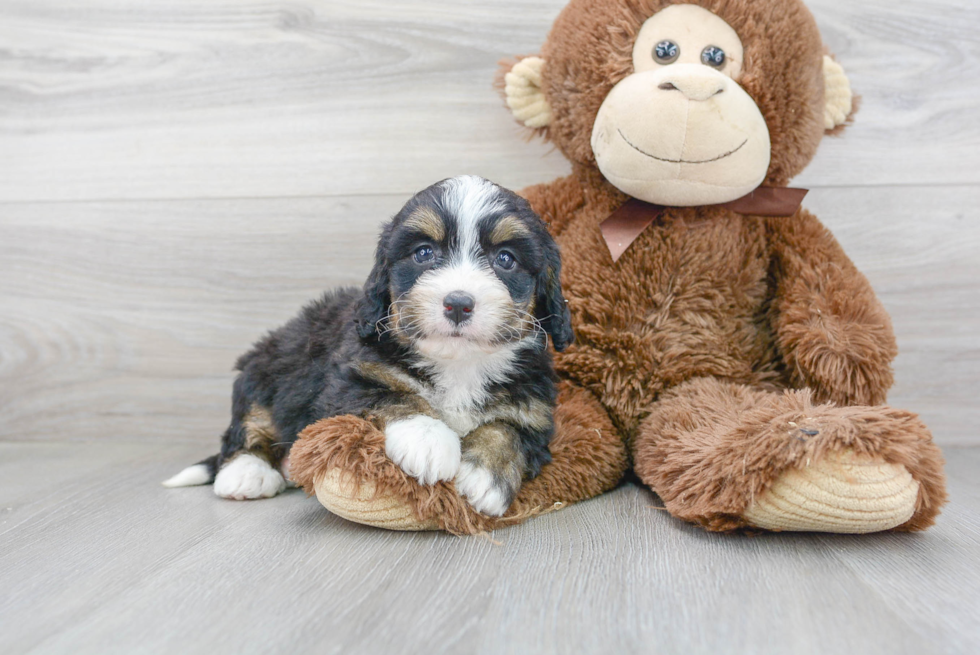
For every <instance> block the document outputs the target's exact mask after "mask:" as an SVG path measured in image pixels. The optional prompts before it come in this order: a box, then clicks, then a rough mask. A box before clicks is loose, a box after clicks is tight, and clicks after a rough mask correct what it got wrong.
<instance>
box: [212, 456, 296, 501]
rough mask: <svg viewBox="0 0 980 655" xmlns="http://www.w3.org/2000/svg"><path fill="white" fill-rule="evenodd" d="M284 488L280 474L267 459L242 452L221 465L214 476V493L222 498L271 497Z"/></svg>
mask: <svg viewBox="0 0 980 655" xmlns="http://www.w3.org/2000/svg"><path fill="white" fill-rule="evenodd" d="M285 488H286V481H285V479H283V477H282V474H281V473H279V471H277V470H276V469H274V468H272V466H270V465H269V463H268V462H267V461H265V460H264V459H262V458H261V457H256V456H255V455H249V454H248V453H243V454H241V455H238V456H237V457H235V458H234V459H233V460H231V461H230V462H228V463H227V464H226V465H225V466H223V467H221V470H220V471H218V475H217V476H215V478H214V493H215V494H216V495H218V496H221V497H222V498H229V499H233V500H251V499H254V498H272V497H273V496H275V495H276V494H278V493H279V492H281V491H282V490H284V489H285Z"/></svg>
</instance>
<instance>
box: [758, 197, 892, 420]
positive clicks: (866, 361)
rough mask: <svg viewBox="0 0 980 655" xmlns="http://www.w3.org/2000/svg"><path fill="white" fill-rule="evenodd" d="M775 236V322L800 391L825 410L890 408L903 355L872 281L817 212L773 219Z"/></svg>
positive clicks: (778, 338)
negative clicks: (834, 406)
mask: <svg viewBox="0 0 980 655" xmlns="http://www.w3.org/2000/svg"><path fill="white" fill-rule="evenodd" d="M769 229H770V234H771V242H770V243H771V246H772V248H773V252H772V256H773V258H772V264H771V266H772V271H773V273H772V276H773V279H774V281H775V285H776V286H775V297H774V299H773V303H772V306H771V308H770V312H771V313H770V320H771V324H772V327H773V329H774V332H775V337H776V342H777V345H778V347H779V349H780V351H781V352H782V355H783V358H784V361H785V363H786V366H787V373H788V374H789V376H790V380H791V382H792V384H793V385H794V386H800V387H804V386H805V387H810V388H811V389H813V390H814V392H815V394H816V399H817V400H818V401H821V402H824V401H833V402H835V403H838V404H840V405H855V404H880V403H882V402H884V400H885V396H886V394H887V391H888V388H889V387H890V386H891V385H892V381H893V375H892V368H891V361H892V359H894V357H895V355H896V354H897V352H898V349H897V346H896V343H895V336H894V334H893V332H892V326H891V319H890V318H889V317H888V314H887V312H886V311H885V308H884V307H883V306H882V304H881V302H880V301H879V300H878V298H877V297H876V296H875V293H874V291H873V290H872V288H871V285H870V284H869V283H868V280H867V278H865V277H864V275H862V274H861V273H860V272H859V271H858V270H857V268H856V267H855V266H854V264H853V263H852V262H851V261H850V260H849V259H848V257H847V255H846V254H844V251H843V249H842V248H841V247H840V245H839V244H838V243H837V241H836V240H835V239H834V237H833V236H832V235H831V233H830V232H829V231H828V230H827V229H826V228H825V227H824V226H823V225H822V224H821V223H820V222H819V221H818V220H817V219H816V217H815V216H813V215H812V214H810V213H809V212H807V211H805V210H800V211H799V212H797V214H796V215H795V216H793V217H792V218H773V219H769Z"/></svg>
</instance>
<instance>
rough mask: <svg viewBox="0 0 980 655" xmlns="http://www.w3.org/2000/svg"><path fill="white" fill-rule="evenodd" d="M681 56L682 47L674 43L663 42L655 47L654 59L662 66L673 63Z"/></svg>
mask: <svg viewBox="0 0 980 655" xmlns="http://www.w3.org/2000/svg"><path fill="white" fill-rule="evenodd" d="M680 54H681V49H680V47H679V46H678V45H677V44H676V43H674V42H673V41H661V42H660V43H658V44H657V45H655V46H654V47H653V58H654V59H656V60H657V63H660V64H669V63H672V62H673V61H674V60H675V59H677V57H679V56H680Z"/></svg>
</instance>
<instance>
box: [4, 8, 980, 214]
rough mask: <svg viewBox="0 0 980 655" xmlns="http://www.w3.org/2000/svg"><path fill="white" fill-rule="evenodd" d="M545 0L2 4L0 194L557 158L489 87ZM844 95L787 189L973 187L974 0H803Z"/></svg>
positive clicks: (195, 192) (399, 183)
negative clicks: (842, 107)
mask: <svg viewBox="0 0 980 655" xmlns="http://www.w3.org/2000/svg"><path fill="white" fill-rule="evenodd" d="M563 5H564V0H545V1H543V2H535V3H526V2H519V1H518V0H487V1H485V2H473V1H470V2H462V3H461V2H458V1H455V0H424V1H423V0H418V1H415V2H398V3H392V2H385V1H384V0H369V1H357V2H354V1H347V2H337V1H335V0H322V1H320V2H314V1H311V0H298V1H294V2H288V3H286V2H275V1H274V2H269V1H267V0H235V1H232V0H220V1H217V2H207V3H192V2H186V1H182V0H153V1H152V2H150V3H140V4H139V5H138V6H134V5H133V4H132V3H131V2H127V1H126V0H88V1H86V2H84V3H69V2H66V1H65V0H6V1H5V2H4V3H2V4H0V44H5V45H4V46H3V47H4V48H6V52H7V53H8V54H7V55H6V56H4V57H2V58H0V107H3V111H2V112H0V153H3V156H2V157H0V200H8V201H9V200H18V201H23V200H50V199H107V198H109V199H111V198H196V197H256V196H261V197H278V196H321V195H338V194H357V193H370V194H373V193H377V192H379V191H381V192H398V193H409V192H411V191H414V190H417V189H419V188H421V187H424V186H426V185H428V184H429V183H431V182H433V181H435V180H438V179H442V178H444V177H448V176H451V175H455V174H458V173H461V172H470V173H476V174H480V175H484V176H486V177H489V178H491V179H494V180H496V181H499V182H500V183H502V184H504V185H506V186H514V187H519V186H524V185H527V184H531V183H535V182H540V181H546V180H549V179H552V178H554V177H556V176H557V175H559V174H562V173H563V172H565V171H566V170H567V163H566V162H565V161H564V160H563V158H562V157H561V156H560V155H559V154H558V153H557V152H553V151H552V150H551V148H550V147H549V146H548V145H546V144H543V143H540V142H535V143H532V144H526V143H524V142H523V141H522V139H521V138H520V134H521V133H520V131H519V129H518V128H517V126H516V124H515V123H514V122H513V121H512V120H511V119H510V118H509V116H508V113H507V111H506V110H505V109H504V108H503V104H502V102H501V100H500V99H499V98H498V97H497V95H496V93H495V92H494V91H493V89H492V88H491V80H492V78H493V74H494V71H495V70H496V63H497V61H498V60H499V59H501V58H503V57H509V56H513V55H517V54H528V53H534V52H537V50H538V48H539V47H540V45H541V43H542V42H543V40H544V38H545V36H546V35H547V32H548V29H549V26H550V24H551V21H552V20H553V19H554V17H555V15H557V13H558V11H559V10H560V8H561V7H562V6H563ZM810 7H811V8H812V10H813V13H814V15H815V16H816V18H817V21H818V23H819V24H820V27H821V29H822V30H823V33H824V38H825V40H826V42H827V44H828V46H829V47H830V49H831V50H833V51H835V52H836V53H837V55H838V58H839V60H840V61H841V62H842V63H843V65H844V66H845V68H846V69H847V71H848V72H849V74H850V76H851V79H852V82H853V85H854V88H855V89H856V90H857V91H858V93H860V94H861V95H862V97H863V104H862V109H861V112H860V113H859V115H858V121H857V123H856V124H855V125H854V126H853V127H852V128H851V129H849V130H848V131H847V132H846V136H845V137H844V138H841V139H828V140H827V142H826V143H825V144H824V145H823V147H822V149H821V151H820V153H819V154H818V156H817V159H816V161H815V162H814V163H813V164H812V165H811V166H810V167H809V169H808V170H807V171H806V172H804V174H803V175H801V177H800V178H799V180H798V182H799V183H800V184H802V185H806V186H811V187H819V186H826V185H840V184H847V185H850V184H854V183H855V181H857V183H859V184H876V185H877V184H921V183H929V184H950V183H956V184H975V183H978V182H980V169H978V167H977V166H971V165H964V163H965V162H972V161H975V159H974V158H975V156H976V152H977V151H978V150H980V124H978V122H977V120H976V116H977V115H978V112H980V63H978V62H980V41H978V40H977V39H976V38H975V35H976V32H977V29H978V27H980V5H977V3H975V2H973V0H933V1H931V2H922V1H921V0H900V1H897V2H896V1H893V0H866V1H864V2H859V3H858V2H854V3H847V2H843V1H842V0H813V1H812V2H810Z"/></svg>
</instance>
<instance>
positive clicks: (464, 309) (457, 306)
mask: <svg viewBox="0 0 980 655" xmlns="http://www.w3.org/2000/svg"><path fill="white" fill-rule="evenodd" d="M442 305H443V307H444V308H445V310H446V311H445V312H444V313H445V315H446V318H448V319H449V320H450V321H452V322H453V323H455V324H456V325H459V324H460V323H462V322H463V321H468V320H469V318H470V316H472V315H473V306H474V305H476V301H475V300H473V296H471V295H469V294H468V293H464V292H462V291H453V292H452V293H450V294H449V295H448V296H446V297H445V298H443V299H442Z"/></svg>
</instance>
